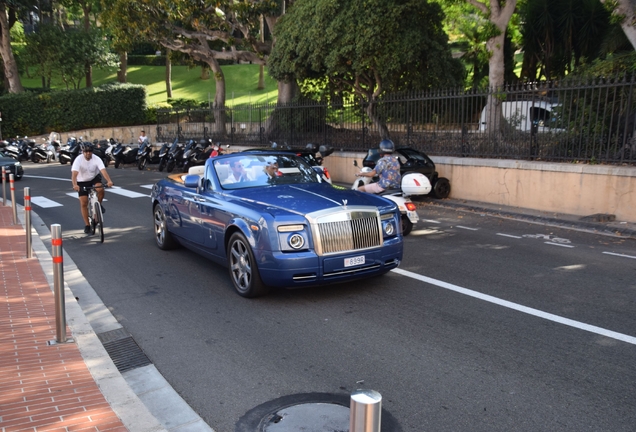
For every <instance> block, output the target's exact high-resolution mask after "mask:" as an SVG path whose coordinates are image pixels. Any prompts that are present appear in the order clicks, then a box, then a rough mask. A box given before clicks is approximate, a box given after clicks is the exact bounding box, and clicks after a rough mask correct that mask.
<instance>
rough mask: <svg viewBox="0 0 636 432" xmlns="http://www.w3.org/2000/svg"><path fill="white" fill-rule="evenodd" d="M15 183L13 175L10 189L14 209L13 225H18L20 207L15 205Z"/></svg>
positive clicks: (10, 177) (10, 176)
mask: <svg viewBox="0 0 636 432" xmlns="http://www.w3.org/2000/svg"><path fill="white" fill-rule="evenodd" d="M14 183H15V182H14V180H13V174H9V186H10V187H9V189H11V207H12V208H13V225H17V224H18V206H17V205H15V186H14V185H13V184H14Z"/></svg>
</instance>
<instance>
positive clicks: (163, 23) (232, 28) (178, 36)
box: [103, 0, 280, 134]
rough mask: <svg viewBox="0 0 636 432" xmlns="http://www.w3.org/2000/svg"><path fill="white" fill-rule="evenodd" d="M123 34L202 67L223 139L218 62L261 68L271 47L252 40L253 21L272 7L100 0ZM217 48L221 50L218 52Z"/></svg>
mask: <svg viewBox="0 0 636 432" xmlns="http://www.w3.org/2000/svg"><path fill="white" fill-rule="evenodd" d="M103 2H104V4H105V8H106V7H107V8H109V9H110V12H111V13H112V14H113V16H115V17H117V19H118V22H119V25H120V26H121V27H122V29H123V30H124V31H130V32H131V34H134V35H140V36H141V38H142V39H145V40H152V41H155V42H157V43H159V44H161V45H162V46H163V47H165V48H167V49H170V50H172V51H179V52H182V53H185V54H188V55H190V56H191V57H192V58H193V59H194V60H197V61H201V62H204V63H206V64H207V65H208V66H209V67H210V69H211V70H212V73H213V75H214V78H215V80H216V92H215V96H214V105H213V109H214V114H215V120H216V121H215V127H216V132H217V133H222V134H224V133H225V80H224V76H223V71H222V70H221V67H220V64H219V62H218V60H220V59H228V60H230V59H231V60H234V61H236V62H238V61H241V60H242V61H249V62H252V63H256V64H264V63H265V58H264V56H265V55H266V54H268V53H269V51H270V49H271V44H270V43H269V42H265V43H261V42H260V40H259V39H258V37H257V33H258V28H259V24H258V21H259V17H260V15H261V14H264V15H266V16H269V15H271V14H277V13H278V11H279V9H280V8H279V5H278V2H277V1H275V0H267V1H240V2H235V1H232V0H217V1H210V0H207V1H200V2H193V1H189V0H132V1H131V0H103ZM219 44H221V45H223V46H225V47H227V49H225V50H222V49H220V47H219Z"/></svg>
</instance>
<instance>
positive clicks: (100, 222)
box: [94, 202, 104, 243]
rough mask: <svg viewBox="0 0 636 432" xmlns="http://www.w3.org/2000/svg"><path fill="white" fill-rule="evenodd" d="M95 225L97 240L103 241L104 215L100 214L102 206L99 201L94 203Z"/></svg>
mask: <svg viewBox="0 0 636 432" xmlns="http://www.w3.org/2000/svg"><path fill="white" fill-rule="evenodd" d="M94 213H95V226H96V228H97V230H98V231H99V241H100V243H104V215H103V214H102V207H101V206H100V205H99V203H98V202H97V203H95V210H94Z"/></svg>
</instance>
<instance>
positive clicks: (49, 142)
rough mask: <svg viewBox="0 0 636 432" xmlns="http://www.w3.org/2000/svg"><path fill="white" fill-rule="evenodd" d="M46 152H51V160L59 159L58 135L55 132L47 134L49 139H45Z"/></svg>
mask: <svg viewBox="0 0 636 432" xmlns="http://www.w3.org/2000/svg"><path fill="white" fill-rule="evenodd" d="M45 142H46V148H47V150H49V151H51V152H53V160H55V159H59V157H60V147H61V146H62V145H61V142H60V134H59V133H57V132H51V133H50V134H49V138H48V139H45Z"/></svg>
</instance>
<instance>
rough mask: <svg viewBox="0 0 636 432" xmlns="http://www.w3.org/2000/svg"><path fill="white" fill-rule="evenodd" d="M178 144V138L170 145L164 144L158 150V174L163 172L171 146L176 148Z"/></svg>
mask: <svg viewBox="0 0 636 432" xmlns="http://www.w3.org/2000/svg"><path fill="white" fill-rule="evenodd" d="M178 142H179V138H175V140H174V142H173V143H172V144H170V143H164V144H163V145H162V146H161V148H160V149H159V167H158V169H159V172H161V171H163V169H164V168H165V167H166V165H168V155H169V153H170V150H172V147H173V146H176V145H177V144H178Z"/></svg>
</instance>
